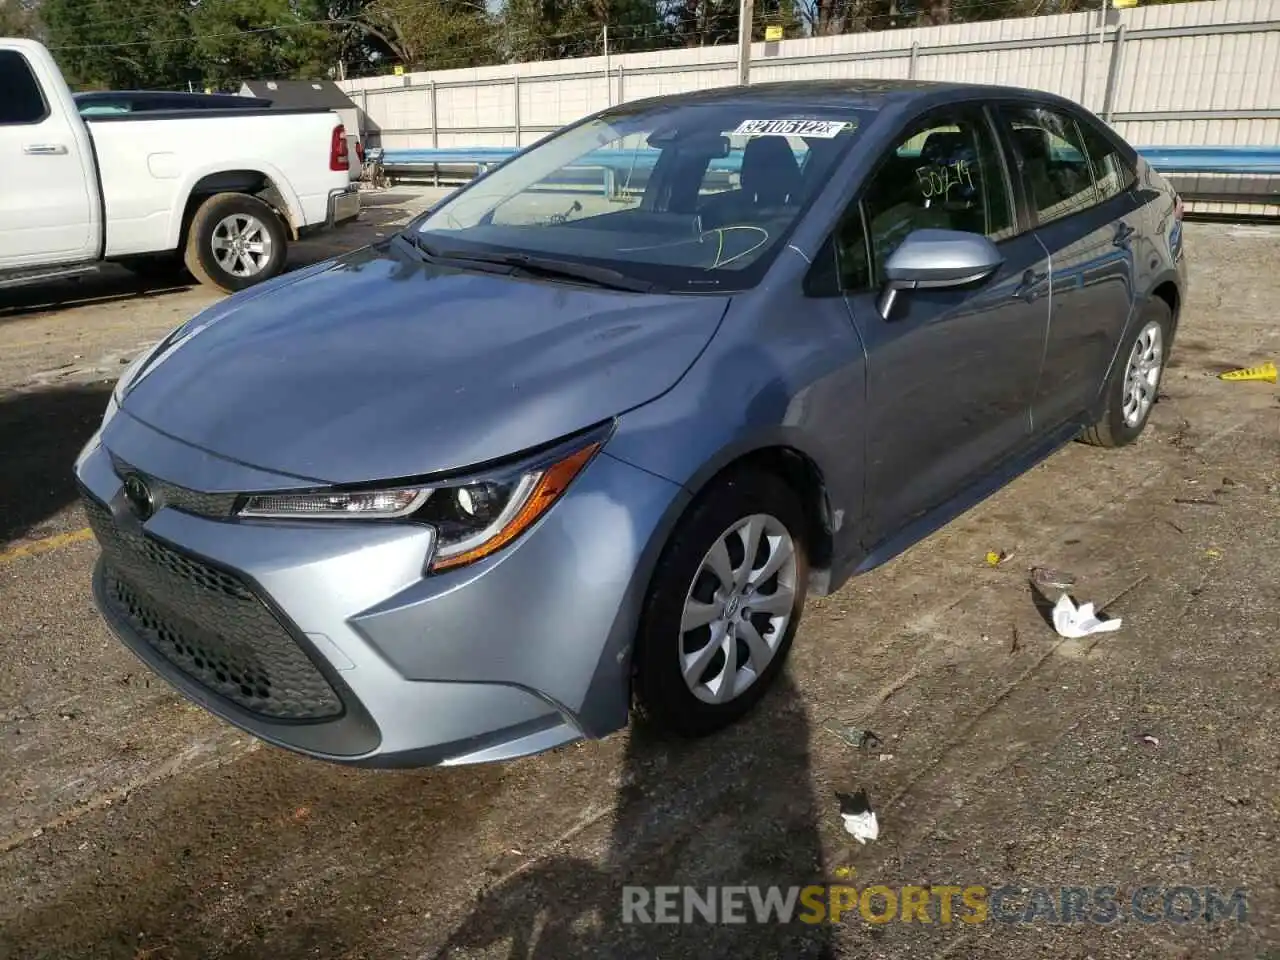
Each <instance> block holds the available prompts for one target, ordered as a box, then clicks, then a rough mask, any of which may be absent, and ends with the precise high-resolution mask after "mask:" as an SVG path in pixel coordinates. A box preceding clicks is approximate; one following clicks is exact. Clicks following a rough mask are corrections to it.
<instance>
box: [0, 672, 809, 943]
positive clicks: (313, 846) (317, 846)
mask: <svg viewBox="0 0 1280 960" xmlns="http://www.w3.org/2000/svg"><path fill="white" fill-rule="evenodd" d="M578 749H579V750H580V751H581V752H576V751H575V752H573V753H570V754H568V755H552V756H549V757H547V758H544V759H542V760H539V761H534V762H533V763H528V762H523V763H520V765H519V766H518V767H517V768H515V769H512V768H510V767H507V766H504V765H500V764H499V765H486V766H481V767H470V768H454V769H447V768H445V769H438V770H428V771H421V772H411V773H403V774H387V773H376V772H367V771H354V770H344V769H338V768H333V767H330V766H328V765H325V764H320V763H317V762H315V761H309V760H303V759H299V758H292V757H285V756H282V755H281V754H280V753H279V752H278V751H275V750H262V751H257V752H255V753H253V754H250V755H247V756H244V757H242V758H241V759H239V760H238V761H236V762H233V763H229V764H224V765H215V766H206V767H204V768H203V769H200V770H198V771H192V772H189V773H188V774H187V775H185V776H183V777H177V778H173V779H169V780H166V781H163V783H162V784H160V785H158V786H157V787H156V788H155V789H153V790H152V791H150V794H149V795H143V794H139V795H138V796H137V797H132V798H130V800H129V802H128V803H127V804H124V805H117V807H118V809H113V810H112V811H110V812H109V813H108V814H106V815H105V816H104V817H98V816H97V815H90V817H88V818H85V819H83V820H81V821H79V822H78V823H75V824H71V825H69V826H68V828H67V829H61V830H57V831H53V832H51V833H50V832H48V831H46V832H45V836H44V837H41V838H40V839H39V840H38V841H34V842H32V843H31V845H30V846H29V847H26V846H24V848H23V849H24V855H29V856H30V857H32V858H34V860H32V861H30V862H26V861H25V860H24V861H23V862H21V863H18V862H13V861H11V866H12V867H13V868H15V869H19V870H23V871H26V873H25V874H24V875H26V876H29V877H30V878H31V879H30V883H29V886H28V890H27V893H25V894H24V899H26V901H27V902H26V903H24V904H21V905H19V913H18V914H17V917H18V918H19V919H17V920H16V922H12V923H9V924H6V925H5V927H4V929H3V930H0V955H4V956H21V957H31V958H37V957H48V958H57V960H72V958H80V957H84V958H93V960H110V958H120V960H130V958H136V957H139V956H146V957H152V958H154V960H185V958H192V960H195V958H200V957H208V956H214V955H216V956H220V957H224V958H229V960H258V958H262V957H271V958H273V960H295V958H296V960H302V958H304V957H305V958H315V957H321V958H339V957H342V958H350V957H356V956H360V957H402V956H413V957H437V958H454V957H480V956H483V957H486V958H498V957H510V958H512V960H516V958H522V960H532V958H556V960H573V958H578V957H583V958H595V957H601V956H607V957H610V958H614V957H617V958H631V957H634V958H637V960H638V958H645V960H650V958H653V957H656V956H664V957H672V956H688V957H698V958H701V957H734V958H754V957H760V958H770V960H772V958H776V957H787V958H828V957H832V956H833V955H834V954H833V946H832V943H831V937H832V930H833V928H832V927H831V926H830V925H826V924H823V925H809V924H803V923H798V922H796V921H794V920H793V921H792V922H791V923H788V924H781V923H766V924H758V923H755V922H751V921H750V919H748V922H738V923H728V924H712V923H707V922H702V921H698V922H695V923H694V924H692V925H684V924H676V925H673V924H657V923H628V922H624V915H623V895H624V894H623V888H624V886H626V885H644V886H651V885H670V884H690V885H693V886H696V887H700V888H703V889H704V890H705V888H706V887H707V886H709V885H722V884H732V885H737V884H762V885H765V886H769V885H775V884H776V885H778V886H783V887H787V886H792V885H803V884H807V883H811V882H818V881H820V880H821V878H822V877H823V876H824V871H823V864H822V854H821V847H820V843H819V833H818V829H817V823H818V817H819V816H820V815H821V813H820V805H819V803H818V801H817V800H816V799H815V796H814V793H813V787H812V780H811V774H810V763H809V724H808V722H807V720H806V718H805V712H804V709H803V707H802V706H801V704H800V702H799V697H798V695H797V693H796V691H795V688H794V687H793V686H792V685H791V683H790V682H789V680H788V679H787V678H786V677H785V676H784V677H783V678H782V679H781V680H780V682H779V684H778V685H777V686H776V687H775V689H774V690H772V691H770V695H769V696H768V697H767V698H766V699H765V701H764V702H763V703H762V704H761V709H758V710H757V711H755V712H754V713H753V714H752V715H751V716H750V717H748V718H746V719H745V720H744V721H742V722H740V723H738V724H736V725H734V726H733V727H732V728H730V729H728V730H725V731H723V732H722V733H720V734H717V735H715V736H712V737H708V738H705V739H702V740H699V741H696V742H692V743H683V742H672V741H669V740H665V741H664V740H658V739H656V738H654V737H652V736H650V735H648V734H647V732H646V731H645V730H643V729H635V730H633V731H632V733H631V737H630V744H629V746H628V747H627V748H626V750H625V753H624V754H623V758H622V762H621V764H615V763H614V762H613V761H612V760H611V759H610V757H612V756H617V755H618V754H617V752H616V751H611V750H610V749H609V748H608V745H598V746H597V745H588V746H586V747H584V748H578ZM535 764H536V765H535ZM606 766H607V769H606ZM531 777H534V778H547V779H545V781H544V783H542V784H538V783H533V782H530V778H531ZM619 781H620V784H621V785H620V787H618V788H617V790H616V794H615V788H614V787H613V786H611V785H610V784H611V783H618V782H619ZM584 813H585V814H590V816H587V817H586V818H585V822H586V824H587V825H586V827H585V828H584V829H582V830H571V831H569V832H565V831H564V829H563V826H562V825H563V824H566V823H573V822H574V821H575V820H576V821H578V822H579V823H582V822H584V820H583V815H584ZM89 820H94V821H100V822H99V823H98V824H97V826H95V825H94V824H92V823H89V822H88V821H89ZM223 820H225V821H226V822H229V823H236V824H239V826H237V827H236V828H235V829H233V830H231V831H223V830H219V829H212V830H211V829H210V824H213V823H217V822H222V821H223ZM548 821H549V822H548ZM610 824H611V826H609V825H610ZM85 830H98V831H105V833H103V835H102V836H96V835H95V838H94V839H93V840H92V842H88V841H87V840H86V839H85V836H84V834H83V831H85ZM495 831H496V833H497V837H496V839H495V836H494V835H495ZM495 844H496V845H495ZM517 846H519V847H521V848H523V849H522V850H521V851H513V850H511V849H510V848H513V847H517ZM326 848H327V849H328V850H329V852H328V853H327V854H326V853H324V851H325V850H326ZM513 852H518V853H519V856H517V857H516V858H515V859H514V860H513V859H512V857H511V854H512V853H513ZM11 856H12V855H11ZM317 856H319V859H320V860H322V861H323V863H318V862H317ZM55 875H57V877H55ZM480 877H483V878H485V880H483V881H482V882H483V883H486V884H487V886H486V887H485V888H484V889H483V890H482V891H481V892H480V893H479V894H477V893H476V887H475V885H474V883H475V880H474V879H473V878H480ZM52 891H56V894H55V895H54V896H52V897H50V896H48V894H49V893H50V892H52ZM459 899H461V901H462V902H461V903H459V902H458V901H459ZM744 899H745V898H744ZM746 912H747V915H748V917H750V913H751V907H750V905H749V902H748V904H747V906H746ZM651 916H652V914H651Z"/></svg>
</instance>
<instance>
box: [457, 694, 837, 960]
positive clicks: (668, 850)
mask: <svg viewBox="0 0 1280 960" xmlns="http://www.w3.org/2000/svg"><path fill="white" fill-rule="evenodd" d="M764 707H765V708H764V709H762V710H761V711H759V712H758V713H756V714H755V715H754V716H752V717H751V718H750V719H749V720H747V721H746V722H745V723H744V724H742V725H741V726H740V727H737V728H734V729H733V730H730V731H725V732H723V733H721V734H719V735H716V736H712V737H710V738H707V739H705V740H701V741H698V742H695V743H689V744H675V745H673V744H672V743H671V741H669V740H663V739H662V738H660V737H656V736H655V735H653V734H652V733H651V732H650V731H649V730H648V729H647V728H646V727H645V726H643V725H638V726H636V727H635V728H634V729H633V731H632V734H631V740H630V743H629V746H628V749H627V753H626V770H625V772H624V773H623V783H624V786H623V787H622V789H621V790H620V791H619V793H618V797H617V802H616V806H615V809H614V814H613V827H612V830H611V834H610V838H609V844H608V849H607V851H606V852H605V854H604V856H603V857H602V858H601V859H600V860H598V861H597V860H587V859H583V858H581V857H574V856H552V857H549V858H547V859H544V860H539V861H537V862H536V863H534V864H533V865H532V866H530V867H528V868H527V869H521V870H518V871H515V872H513V873H512V874H510V875H509V876H507V877H506V878H504V879H502V880H500V881H499V882H498V883H497V884H496V885H495V886H493V887H491V888H489V889H488V890H486V891H485V892H484V893H483V894H481V895H480V896H479V897H478V898H477V900H476V902H475V904H474V906H473V908H472V911H471V913H470V915H469V916H468V918H467V920H466V921H465V922H464V923H463V924H462V925H461V926H460V927H459V928H458V929H457V930H456V931H454V933H453V934H452V935H451V936H450V937H449V940H448V942H447V943H446V944H445V945H444V946H443V947H442V948H441V949H440V950H439V951H438V952H437V953H436V954H435V957H436V960H449V958H453V957H461V956H474V955H476V954H477V953H482V954H483V955H484V956H487V957H497V956H503V957H508V958H510V960H552V958H555V960H560V958H576V957H584V958H587V957H600V956H608V957H636V958H650V957H656V956H677V955H678V956H689V957H735V958H743V957H789V958H791V957H796V958H799V957H808V958H818V957H822V958H825V957H831V956H834V953H833V946H832V942H831V930H832V928H831V927H830V925H825V924H824V925H808V924H804V923H801V922H799V921H798V919H794V918H793V919H792V920H791V922H790V923H778V922H768V923H759V922H753V921H754V916H753V911H754V908H753V907H752V906H751V901H750V899H749V894H748V895H747V897H744V900H745V908H744V909H743V911H742V913H743V914H744V915H745V922H742V920H738V921H737V922H727V923H726V922H708V920H707V919H705V917H704V916H703V915H702V914H701V913H699V912H694V908H693V907H692V906H691V907H690V908H689V909H690V913H689V915H688V920H686V918H685V906H684V899H683V894H677V896H676V899H675V900H674V901H671V903H672V905H673V906H674V911H675V915H676V916H678V917H680V920H681V922H679V923H674V924H673V923H670V922H666V923H657V922H645V921H646V919H647V920H649V921H653V920H655V919H656V916H657V914H656V913H655V900H654V897H655V896H656V894H655V893H654V888H655V887H659V886H673V885H674V886H682V887H683V886H688V887H690V888H694V889H696V890H697V893H698V896H699V897H700V898H702V899H704V900H705V899H711V900H712V902H715V899H714V898H715V896H716V891H715V890H712V891H710V892H709V891H708V888H709V887H711V888H718V887H734V886H743V885H745V886H748V887H751V886H758V887H760V888H762V892H763V891H764V890H767V889H768V888H769V887H772V886H777V887H779V888H782V890H784V891H785V890H786V888H788V887H798V886H803V885H806V884H809V883H820V882H823V881H824V879H825V877H824V870H823V863H822V849H821V844H820V841H819V835H818V831H817V827H816V823H817V820H818V817H819V816H820V815H821V814H820V805H819V803H818V801H817V799H816V798H815V796H814V793H813V787H812V782H811V777H810V770H809V724H808V722H807V719H806V716H805V711H804V709H803V707H802V705H801V704H800V702H799V696H798V694H797V692H796V690H795V688H794V686H792V684H791V682H790V679H789V678H787V677H786V676H783V677H782V678H780V680H779V682H778V685H777V687H776V688H775V689H774V690H773V691H771V692H770V694H769V697H768V700H767V701H766V704H765V705H764ZM780 785H785V786H782V789H779V787H780ZM628 888H630V889H628ZM628 903H629V904H631V905H638V906H639V907H640V909H636V910H628V909H626V907H625V906H624V904H628ZM646 904H647V906H646ZM699 909H701V908H699ZM799 912H800V911H799V909H797V915H798V914H799ZM689 920H691V921H692V922H688V921H689Z"/></svg>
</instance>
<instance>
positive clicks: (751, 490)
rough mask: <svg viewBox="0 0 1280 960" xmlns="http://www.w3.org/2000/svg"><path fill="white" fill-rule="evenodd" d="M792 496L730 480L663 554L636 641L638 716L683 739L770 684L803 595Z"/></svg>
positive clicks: (731, 715) (709, 728)
mask: <svg viewBox="0 0 1280 960" xmlns="http://www.w3.org/2000/svg"><path fill="white" fill-rule="evenodd" d="M804 529H805V523H804V513H803V511H802V509H801V507H800V504H799V502H798V501H797V499H796V496H795V494H794V493H792V491H791V488H790V487H788V486H787V485H786V484H785V483H783V482H782V481H781V480H779V479H777V478H776V477H774V476H772V475H770V474H765V473H746V472H744V473H739V474H735V475H734V476H732V477H730V478H728V479H726V480H724V481H722V482H720V483H718V484H717V485H716V487H715V488H714V489H712V490H710V491H708V492H706V493H705V494H703V495H702V496H701V497H700V498H699V499H698V501H697V502H696V504H695V505H694V507H693V508H692V509H691V511H690V512H689V514H688V515H687V516H686V517H685V518H684V519H683V520H682V522H681V524H680V527H679V528H678V529H677V531H676V533H675V535H674V536H673V538H672V540H671V542H670V543H669V544H668V545H667V548H666V549H665V551H664V552H663V555H662V558H661V559H660V560H659V562H658V568H657V570H656V571H655V573H654V577H653V581H652V583H651V584H650V587H649V595H648V597H647V598H646V601H645V608H644V612H643V614H642V616H641V621H640V630H639V634H638V636H637V641H636V642H637V647H636V658H635V693H636V700H637V706H638V707H639V708H640V711H641V713H642V715H643V716H644V717H645V718H646V719H648V720H649V721H651V722H652V723H654V725H655V726H657V727H659V728H661V729H663V730H666V731H668V732H671V733H675V734H677V735H681V736H691V737H693V736H702V735H705V734H708V733H711V732H713V731H715V730H719V729H720V728H722V727H724V726H726V725H728V724H730V723H732V722H733V721H735V720H737V719H738V718H739V717H741V716H742V715H743V714H745V713H746V712H747V711H748V710H750V709H751V707H752V706H754V705H755V703H756V702H757V701H758V700H759V699H760V698H761V697H762V696H763V695H764V693H765V691H766V690H767V689H768V688H769V686H770V685H771V684H772V683H773V682H774V681H775V680H776V679H777V676H778V674H779V673H780V672H781V670H782V665H783V662H784V661H785V660H786V657H787V652H788V651H789V650H790V647H791V641H792V638H793V637H794V636H795V632H796V628H797V626H799V623H800V615H801V612H802V611H803V609H804V600H805V594H806V591H807V587H808V574H809V563H808V557H807V554H806V552H805V543H804V538H803V531H804Z"/></svg>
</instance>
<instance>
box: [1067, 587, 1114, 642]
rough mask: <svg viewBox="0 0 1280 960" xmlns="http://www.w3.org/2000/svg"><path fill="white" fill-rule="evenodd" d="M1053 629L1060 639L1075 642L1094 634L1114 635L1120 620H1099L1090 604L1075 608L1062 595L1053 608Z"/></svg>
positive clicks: (1069, 599)
mask: <svg viewBox="0 0 1280 960" xmlns="http://www.w3.org/2000/svg"><path fill="white" fill-rule="evenodd" d="M1053 629H1055V630H1057V631H1058V636H1060V637H1066V638H1067V639H1068V640H1076V639H1079V638H1080V637H1087V636H1089V635H1091V634H1094V633H1114V632H1115V631H1116V630H1119V629H1120V618H1119V617H1115V618H1114V619H1110V620H1099V619H1098V616H1097V614H1095V613H1094V612H1093V604H1092V603H1082V604H1080V606H1079V607H1077V606H1076V605H1075V604H1074V603H1072V602H1071V598H1070V597H1069V596H1067V595H1066V594H1065V593H1064V594H1063V595H1062V596H1061V597H1059V598H1058V602H1057V603H1056V604H1054V607H1053Z"/></svg>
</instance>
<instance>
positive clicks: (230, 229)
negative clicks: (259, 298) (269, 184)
mask: <svg viewBox="0 0 1280 960" xmlns="http://www.w3.org/2000/svg"><path fill="white" fill-rule="evenodd" d="M286 242H287V238H286V236H285V230H284V224H283V223H281V222H280V217H279V216H278V215H277V214H276V212H275V211H274V210H272V209H271V207H269V206H267V204H265V203H263V202H262V201H261V200H259V199H258V198H257V197H251V196H249V195H248V194H244V193H216V194H214V195H213V196H212V197H210V198H209V199H208V200H206V201H204V203H202V204H200V207H199V209H197V210H196V215H195V216H194V217H192V219H191V227H190V229H188V230H187V247H186V254H185V256H184V260H185V261H186V264H187V269H188V270H190V271H191V272H192V273H193V274H194V275H195V278H196V279H197V280H199V281H200V282H201V283H204V284H208V285H209V286H211V287H217V288H218V289H219V290H225V291H226V292H227V293H234V292H235V291H237V290H243V289H245V288H246V287H251V286H253V285H254V284H255V283H261V282H262V281H264V280H270V279H271V278H272V277H274V276H275V275H276V274H278V273H279V272H280V271H281V270H283V269H284V263H285V256H286V252H287V251H286V249H285V244H286Z"/></svg>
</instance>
